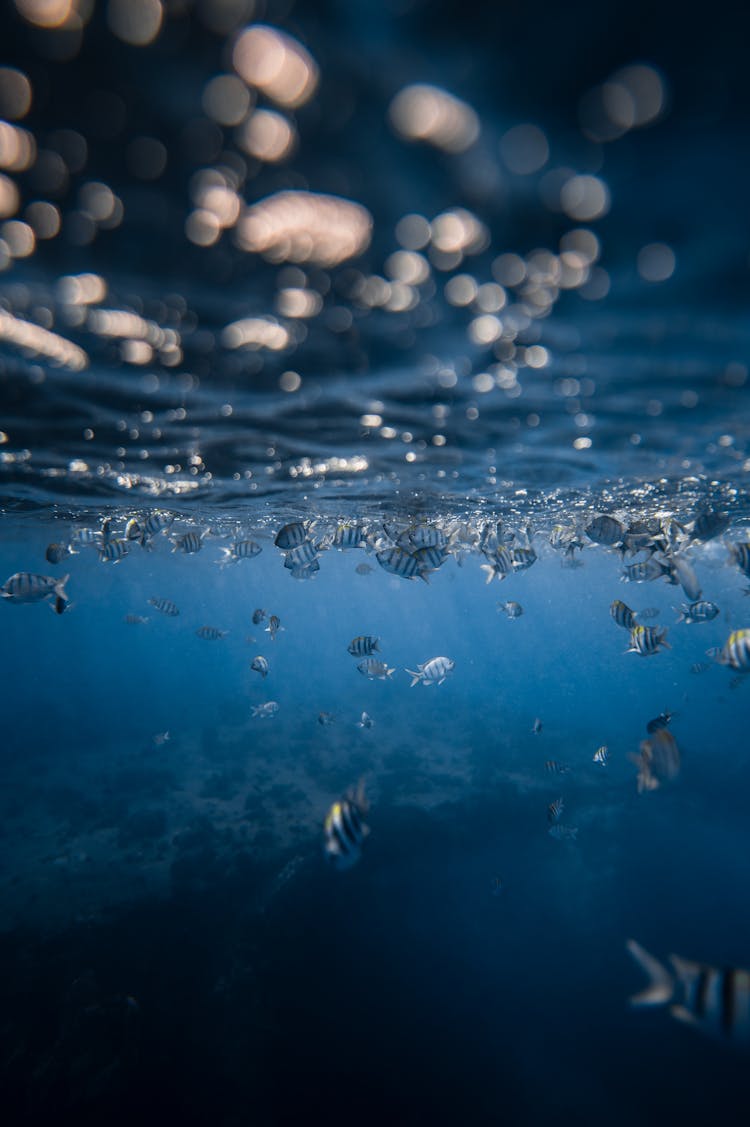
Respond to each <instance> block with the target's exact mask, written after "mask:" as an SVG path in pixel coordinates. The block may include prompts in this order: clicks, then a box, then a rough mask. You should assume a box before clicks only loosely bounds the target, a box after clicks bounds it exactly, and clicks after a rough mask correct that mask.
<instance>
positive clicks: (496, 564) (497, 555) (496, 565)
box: [480, 546, 513, 583]
mask: <svg viewBox="0 0 750 1127" xmlns="http://www.w3.org/2000/svg"><path fill="white" fill-rule="evenodd" d="M484 555H485V558H486V559H487V560H489V563H486V564H481V565H480V570H481V571H486V572H487V578H486V579H485V583H491V582H492V580H493V579H497V581H498V582H499V583H500V582H502V580H503V579H505V577H506V575H510V573H511V572H512V571H513V558H512V556H511V554H510V552H509V551H508V549H507V548H503V547H501V546H498V547H497V548H496V549H495V551H494V552H493V553H489V552H485V553H484Z"/></svg>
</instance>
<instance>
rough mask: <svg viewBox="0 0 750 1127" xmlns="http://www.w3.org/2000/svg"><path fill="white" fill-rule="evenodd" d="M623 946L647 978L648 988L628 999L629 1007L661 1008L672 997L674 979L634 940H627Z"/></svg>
mask: <svg viewBox="0 0 750 1127" xmlns="http://www.w3.org/2000/svg"><path fill="white" fill-rule="evenodd" d="M625 946H626V947H627V949H628V951H629V952H630V954H631V955H632V957H633V958H634V959H635V961H636V962H637V963H638V965H639V967H640V968H641V970H643V971H644V972H645V973H646V974H647V975H648V978H649V983H648V986H647V987H646V989H645V990H642V991H641V992H640V994H634V995H633V997H632V998H631V999H630V1005H631V1006H663V1005H665V1004H666V1003H667V1002H669V1001H670V1000H671V998H672V997H673V995H674V979H673V977H672V975H671V974H670V973H669V971H668V969H667V968H666V967H665V966H664V964H663V963H660V962H659V960H658V959H655V958H654V956H653V955H650V954H649V953H648V951H646V950H645V949H644V948H643V947H641V945H640V943H636V941H635V939H628V941H627V942H626V944H625Z"/></svg>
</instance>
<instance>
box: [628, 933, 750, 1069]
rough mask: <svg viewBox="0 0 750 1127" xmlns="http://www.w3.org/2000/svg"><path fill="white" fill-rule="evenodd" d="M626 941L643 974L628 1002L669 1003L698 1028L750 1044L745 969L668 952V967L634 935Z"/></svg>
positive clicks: (749, 995)
mask: <svg viewBox="0 0 750 1127" xmlns="http://www.w3.org/2000/svg"><path fill="white" fill-rule="evenodd" d="M625 946H626V947H627V950H628V952H629V953H630V955H632V957H633V958H634V959H635V961H636V963H637V964H638V966H639V967H640V968H641V970H643V971H644V972H645V973H646V975H647V976H648V985H647V986H646V989H645V990H642V991H641V992H640V993H639V994H635V995H634V996H633V997H632V998H631V999H630V1005H631V1006H634V1007H638V1006H666V1005H668V1006H669V1012H670V1013H671V1015H672V1017H674V1018H676V1019H677V1020H678V1021H682V1022H684V1023H685V1024H686V1025H690V1026H692V1028H693V1029H696V1030H698V1031H699V1032H701V1033H707V1034H709V1035H711V1036H714V1037H718V1038H720V1039H721V1040H723V1041H726V1042H729V1043H732V1042H733V1043H736V1044H738V1045H743V1046H745V1047H747V1046H748V1045H750V971H746V970H742V969H741V968H740V967H714V966H710V965H708V964H707V963H696V962H692V961H690V960H688V959H683V958H682V957H681V956H679V955H670V956H669V962H670V963H671V964H672V968H673V969H672V970H670V969H669V968H668V967H666V966H665V965H664V964H663V963H661V962H659V960H658V959H656V958H654V956H653V955H651V954H649V952H648V951H646V950H645V948H644V947H641V945H640V943H636V941H635V939H628V940H627V942H626V944H625Z"/></svg>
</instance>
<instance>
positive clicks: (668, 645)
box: [659, 638, 672, 650]
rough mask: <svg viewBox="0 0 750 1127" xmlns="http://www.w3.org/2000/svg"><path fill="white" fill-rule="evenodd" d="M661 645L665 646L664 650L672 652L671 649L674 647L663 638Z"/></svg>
mask: <svg viewBox="0 0 750 1127" xmlns="http://www.w3.org/2000/svg"><path fill="white" fill-rule="evenodd" d="M659 645H660V646H664V649H665V650H671V649H672V647H671V646H670V644H669V642H668V641H667V640H666V638H662V639H661V641H660V642H659Z"/></svg>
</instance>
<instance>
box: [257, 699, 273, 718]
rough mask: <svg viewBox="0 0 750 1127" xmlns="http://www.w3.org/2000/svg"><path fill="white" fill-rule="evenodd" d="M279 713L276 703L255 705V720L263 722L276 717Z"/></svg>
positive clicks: (268, 701) (267, 702) (270, 701)
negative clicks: (258, 719)
mask: <svg viewBox="0 0 750 1127" xmlns="http://www.w3.org/2000/svg"><path fill="white" fill-rule="evenodd" d="M278 711H279V706H278V704H277V703H276V701H275V700H267V701H266V702H265V704H255V705H253V719H254V720H255V719H256V718H260V719H261V720H264V719H266V718H267V717H270V716H275V715H276V713H277V712H278Z"/></svg>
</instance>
